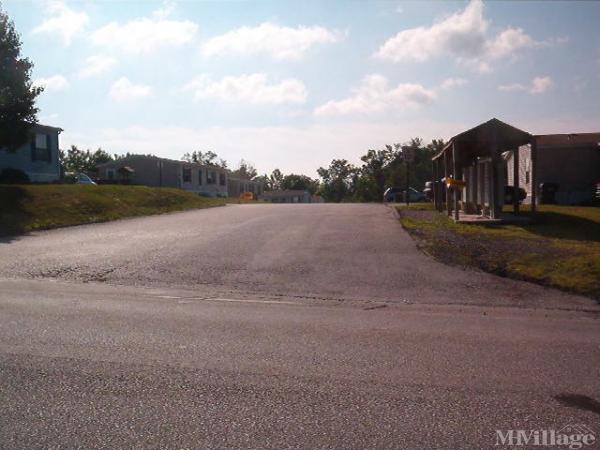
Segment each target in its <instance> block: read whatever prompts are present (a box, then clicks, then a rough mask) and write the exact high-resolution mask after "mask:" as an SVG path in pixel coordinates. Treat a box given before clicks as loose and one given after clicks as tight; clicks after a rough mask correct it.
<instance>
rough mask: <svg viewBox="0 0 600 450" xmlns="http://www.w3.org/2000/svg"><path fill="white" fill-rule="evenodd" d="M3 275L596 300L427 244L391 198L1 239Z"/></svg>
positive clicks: (459, 298) (496, 299)
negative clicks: (439, 257)
mask: <svg viewBox="0 0 600 450" xmlns="http://www.w3.org/2000/svg"><path fill="white" fill-rule="evenodd" d="M0 277H17V278H22V277H28V278H31V277H32V278H39V277H43V278H48V277H50V278H57V279H64V280H73V281H92V282H94V281H97V282H108V283H111V284H123V285H137V286H160V287H185V288H193V289H195V290H196V291H197V292H198V293H200V294H206V295H211V294H215V293H217V294H218V293H223V292H229V293H232V292H233V293H253V294H261V295H271V296H279V297H281V296H301V297H305V298H307V299H310V298H313V299H330V300H340V299H342V300H343V299H358V300H376V301H389V302H405V303H406V302H408V303H461V304H462V303H464V304H482V305H490V304H492V305H494V304H495V305H498V304H504V305H527V306H542V307H567V308H571V307H587V306H588V305H592V304H593V302H591V301H589V300H587V299H584V298H581V297H577V296H572V295H566V294H563V293H560V292H558V291H555V290H549V289H544V288H541V287H538V286H534V285H532V284H528V283H521V282H515V281H510V280H507V279H501V278H498V277H495V276H492V275H487V274H484V273H478V272H473V271H466V270H462V269H460V268H455V267H448V266H445V265H443V264H439V263H437V262H435V261H433V260H432V259H431V258H429V257H427V256H426V255H424V254H422V253H421V252H420V251H419V250H418V249H417V248H416V246H415V243H414V242H413V240H412V239H411V238H410V236H408V235H407V234H406V233H405V232H404V231H403V230H402V228H401V227H400V225H399V224H398V221H397V220H396V219H395V217H394V216H393V214H392V211H391V209H389V208H387V207H385V206H383V205H380V204H310V205H235V206H234V205H232V206H227V207H223V208H216V209H205V210H198V211H190V212H184V213H177V214H169V215H162V216H153V217H145V218H139V219H131V220H122V221H118V222H112V223H105V224H97V225H87V226H80V227H74V228H65V229H60V230H53V231H47V232H38V233H33V234H32V235H29V236H25V237H21V238H18V239H16V240H12V241H10V240H8V241H7V242H5V243H3V244H2V243H0Z"/></svg>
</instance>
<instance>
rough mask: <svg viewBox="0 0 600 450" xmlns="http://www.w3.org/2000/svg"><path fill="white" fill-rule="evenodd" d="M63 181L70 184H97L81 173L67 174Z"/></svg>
mask: <svg viewBox="0 0 600 450" xmlns="http://www.w3.org/2000/svg"><path fill="white" fill-rule="evenodd" d="M63 179H64V182H65V183H71V184H97V183H96V182H95V181H94V180H92V179H91V178H90V177H89V176H87V175H86V174H85V173H81V172H67V173H65V176H64V178H63Z"/></svg>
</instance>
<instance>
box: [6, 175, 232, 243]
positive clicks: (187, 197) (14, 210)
mask: <svg viewBox="0 0 600 450" xmlns="http://www.w3.org/2000/svg"><path fill="white" fill-rule="evenodd" d="M226 202H227V199H222V198H206V197H200V196H199V195H197V194H193V193H191V192H186V191H183V190H180V189H171V188H150V187H145V186H115V185H100V186H85V185H75V184H73V185H23V186H8V185H0V234H4V235H6V234H15V233H22V232H27V231H31V230H39V229H47V228H56V227H63V226H68V225H78V224H84V223H93V222H105V221H108V220H115V219H121V218H124V217H135V216H145V215H149V214H160V213H166V212H172V211H183V210H187V209H195V208H207V207H211V206H222V205H225V203H226Z"/></svg>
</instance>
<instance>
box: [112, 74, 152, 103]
mask: <svg viewBox="0 0 600 450" xmlns="http://www.w3.org/2000/svg"><path fill="white" fill-rule="evenodd" d="M151 92H152V89H151V88H150V86H146V85H144V84H134V83H132V82H131V81H129V80H128V79H127V78H126V77H121V78H119V79H118V80H117V81H115V82H114V83H113V84H112V86H111V87H110V93H109V95H110V98H112V99H113V100H116V101H119V102H123V101H128V100H135V99H138V98H142V97H147V96H148V95H150V93H151Z"/></svg>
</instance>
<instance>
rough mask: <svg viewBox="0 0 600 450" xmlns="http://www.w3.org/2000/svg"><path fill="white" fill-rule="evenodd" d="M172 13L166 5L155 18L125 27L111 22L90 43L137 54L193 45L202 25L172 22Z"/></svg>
mask: <svg viewBox="0 0 600 450" xmlns="http://www.w3.org/2000/svg"><path fill="white" fill-rule="evenodd" d="M171 12H172V7H171V6H169V4H165V6H163V8H161V9H159V10H157V11H155V12H154V13H153V16H152V18H147V17H141V18H138V19H134V20H130V21H129V22H126V23H123V24H119V23H118V22H111V23H109V24H108V25H105V26H103V27H102V28H100V29H98V30H96V31H94V32H93V33H92V35H91V37H90V39H91V41H92V43H94V44H96V45H99V46H104V47H108V48H111V49H117V50H123V51H125V52H129V53H134V54H142V53H150V52H153V51H155V50H158V49H160V48H165V47H178V46H181V45H184V44H187V43H189V42H191V41H192V39H193V38H194V36H195V35H196V32H197V31H198V25H196V24H195V23H194V22H191V21H189V20H182V21H178V20H169V19H167V16H168V15H169V14H171Z"/></svg>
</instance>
